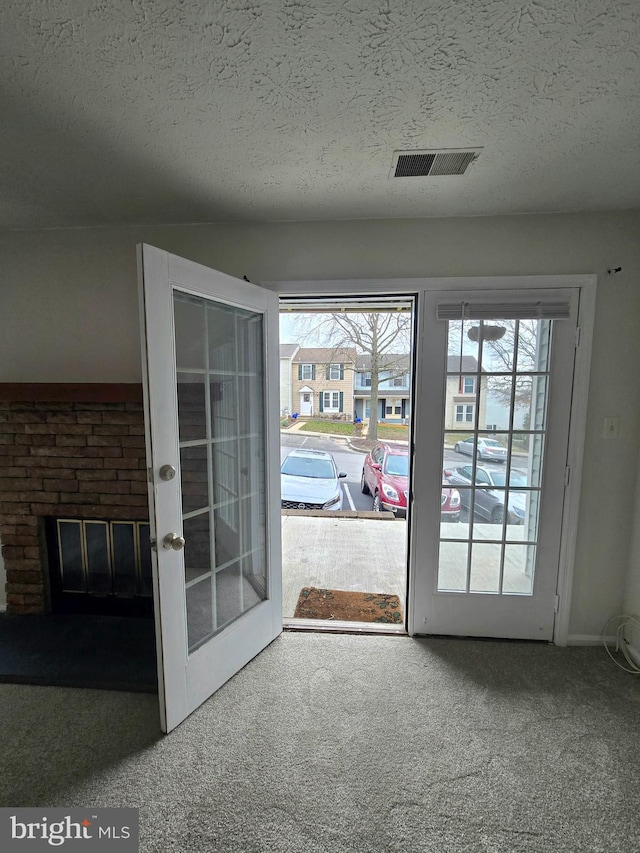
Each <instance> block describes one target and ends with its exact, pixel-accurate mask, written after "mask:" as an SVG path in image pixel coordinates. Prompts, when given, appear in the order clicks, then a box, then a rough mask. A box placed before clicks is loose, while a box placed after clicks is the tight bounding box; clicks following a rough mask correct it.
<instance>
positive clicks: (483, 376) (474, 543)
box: [438, 320, 553, 595]
mask: <svg viewBox="0 0 640 853" xmlns="http://www.w3.org/2000/svg"><path fill="white" fill-rule="evenodd" d="M520 322H521V321H520V320H515V321H514V324H515V325H514V346H513V353H512V358H511V368H510V369H508V370H505V371H495V370H494V371H485V370H484V368H483V356H484V345H482V344H480V345H479V346H478V357H477V360H476V363H477V366H476V371H475V375H474V376H463V375H462V353H461V354H460V364H459V368H460V370H459V371H458V372H453V371H446V373H445V375H446V377H450V376H457V377H458V379H459V387H460V389H463V388H465V387H466V382H467V380H468V379H471V380H473V383H474V397H475V404H474V406H473V409H474V412H473V428H472V434H473V436H475V438H476V443H477V439H478V437H479V436H480V435H482V434H483V433H485V432H486V430H482V429H480V426H479V414H480V395H481V387H482V382H483V381H486V380H487V379H488V378H490V377H494V376H497V377H510V378H511V389H510V399H509V423H508V427H507V429H504V430H498V431H497V432H498V433H499V434H503V435H506V436H507V437H508V441H507V458H506V461H505V463H504V464H505V470H506V472H507V476H506V479H505V488H504V489H499V490H497V491H500V492H501V493H504V506H505V507H506V508H507V509H508V507H509V494H510V492H512V491H513V489H512V488H511V487H510V484H509V481H510V472H511V467H512V456H513V454H512V450H513V437H514V436H529V441H530V444H531V443H532V441H533V439H534V438H535V437H540V438H541V439H542V438H543V437H544V436H545V435H546V405H547V393H546V392H547V391H548V377H549V352H550V338H551V330H552V322H553V321H549V320H547V321H538V326H537V340H536V353H535V357H536V360H537V361H538V366H539V363H543V364H545V365H546V367H547V369H546V370H525V369H518V367H519V362H520V347H521V344H522V341H521V335H520ZM451 325H452V321H448V322H447V337H448V341H449V343H450V341H451ZM484 325H485V321H482V322H481V323H480V326H484ZM464 331H465V322H464V321H462V322H461V323H460V338H461V341H463V340H464ZM541 332H542V334H541ZM481 340H482V338H481ZM465 372H466V373H467V372H468V371H465ZM520 377H523V378H525V377H526V378H527V379H529V378H531V379H532V390H531V415H532V417H533V418H534V423H535V424H537V423H538V418H537V412H538V409H539V408H541V409H542V414H541V418H540V423H541V424H542V425H543V428H541V429H516V428H515V427H514V416H515V410H516V406H515V397H516V390H517V382H516V380H517V379H518V378H520ZM536 377H541V378H543V381H542V382H540V383H538V385H539V386H541V390H542V399H541V400H540V399H538V390H539V389H538V388H537V386H536V381H535V380H536ZM534 398H535V406H534ZM463 408H465V407H463V406H456V422H458V417H457V414H458V410H460V409H463ZM465 415H466V412H465ZM447 434H450V435H455V431H453V432H452V431H450V430H446V429H445V439H446V436H447ZM538 445H539V446H538ZM541 447H542V441H538V442H533V450H532V451H531V462H530V468H531V474H530V476H531V475H532V474H533V472H534V470H536V465H537V466H538V468H539V469H541V466H542V450H541ZM536 455H537V456H538V458H537V459H536V458H535V457H536ZM476 468H477V459H476V454H474V455H473V458H472V470H473V476H472V481H471V483H472V484H471V487H470V489H469V492H470V495H471V502H470V508H469V522H468V523H469V533H468V536H467V537H466V538H464V539H461V538H455V537H447V536H442V535H441V536H440V543H441V546H442V544H443V543H448V544H451V543H455V544H458V545H466V546H467V558H466V579H465V584H464V589H455V590H453V589H446V588H445V587H444V586H442V585H441V582H440V567H439V570H438V591H439V592H456V593H465V594H480V593H484V594H499V595H505V594H518V593H517V592H515V591H513V590H509V589H507V590H505V580H504V574H505V556H506V549H507V548H510V549H511V548H514V547H516V548H523V549H524V548H526V549H527V554H526V565H527V569H528V570H529V572H530V577H531V588H530V590H529V591H528V592H527V593H525V594H528V595H531V594H533V568H534V565H533V564H534V562H535V556H534V554H535V548H536V545H537V529H538V521H539V506H540V502H539V496H540V494H541V486H540V487H533V486H529V487H527V488H526V489H524V490H523V491H524V492H525V493H528V494H529V495H530V500H529V501H528V502H527V507H528V508H530V507H532V506H534V503H533V500H532V498H533V496H534V495H535V496H536V503H535V506H534V509H535V513H534V518H532V517H531V512H528V513H527V518H526V519H525V520H526V523H527V524H526V526H527V533H528V534H530V535H526V536H523V539H522V540H512V539H509V538H508V536H507V526H508V517H507V515H508V514H507V512H505V513H504V518H503V521H502V525H501V535H500V537H499V538H486V537H485V536H483V535H481V534H479V535H478V536H475V535H474V533H475V531H474V527H476V526H477V524H478V523H481V522H476V513H475V504H476V494H477V488H476V485H475V483H476V473H475V472H476ZM538 475H539V471H538ZM480 488H481V487H480ZM518 491H520V489H519V490H518ZM531 534H532V535H531ZM482 545H495V546H499V547H500V561H499V575H498V583H497V584H496V586H497V589H495V590H480V589H474V588H473V586H472V570H473V556H474V547H475V548H476V549H478V550H479V548H478V546H482ZM441 550H442V549H441ZM520 594H522V593H520Z"/></svg>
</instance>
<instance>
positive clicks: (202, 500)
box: [180, 444, 209, 513]
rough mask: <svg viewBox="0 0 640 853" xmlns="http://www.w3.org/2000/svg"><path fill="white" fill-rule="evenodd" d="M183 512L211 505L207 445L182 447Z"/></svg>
mask: <svg viewBox="0 0 640 853" xmlns="http://www.w3.org/2000/svg"><path fill="white" fill-rule="evenodd" d="M180 476H181V478H182V512H183V513H187V512H193V511H194V510H197V509H203V508H204V507H207V506H208V505H209V484H208V480H209V478H208V475H207V445H206V444H201V445H198V446H196V447H182V448H181V449H180Z"/></svg>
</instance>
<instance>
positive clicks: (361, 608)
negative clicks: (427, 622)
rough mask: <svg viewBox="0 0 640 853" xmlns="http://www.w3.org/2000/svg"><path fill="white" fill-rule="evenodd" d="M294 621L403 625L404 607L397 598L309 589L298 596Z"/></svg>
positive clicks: (368, 593) (383, 595) (380, 594)
mask: <svg viewBox="0 0 640 853" xmlns="http://www.w3.org/2000/svg"><path fill="white" fill-rule="evenodd" d="M293 618H294V619H336V620H340V621H343V622H385V623H387V624H393V625H402V607H401V605H400V599H399V598H398V596H397V595H387V594H386V593H383V592H347V591H346V590H342V589H319V588H318V587H315V586H305V587H303V588H302V590H301V592H300V595H299V597H298V603H297V604H296V609H295V613H294V614H293Z"/></svg>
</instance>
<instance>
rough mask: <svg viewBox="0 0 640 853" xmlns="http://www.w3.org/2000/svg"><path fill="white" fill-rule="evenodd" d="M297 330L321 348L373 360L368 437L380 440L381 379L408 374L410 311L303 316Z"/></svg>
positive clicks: (295, 325)
mask: <svg viewBox="0 0 640 853" xmlns="http://www.w3.org/2000/svg"><path fill="white" fill-rule="evenodd" d="M294 327H295V329H296V333H297V335H298V336H299V338H300V339H302V340H309V339H311V340H313V341H314V342H315V343H317V344H318V345H320V346H324V347H327V348H333V349H334V350H337V349H342V348H344V347H355V348H356V351H357V353H358V355H367V356H369V359H370V370H369V371H367V372H370V373H371V403H370V411H371V415H370V419H369V430H368V433H367V435H368V437H369V438H370V439H373V440H375V439H377V437H378V418H377V411H378V399H379V392H378V386H379V383H380V377H381V375H382V374H384V378H385V380H386V379H392V378H394V376H403V375H404V374H405V373H406V372H407V353H408V352H409V346H410V340H411V315H410V313H409V312H407V311H388V312H387V311H367V312H365V313H351V312H347V311H344V312H342V311H341V312H337V313H318V314H300V315H298V317H297V318H296V321H295V324H294Z"/></svg>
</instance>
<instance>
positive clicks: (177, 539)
mask: <svg viewBox="0 0 640 853" xmlns="http://www.w3.org/2000/svg"><path fill="white" fill-rule="evenodd" d="M162 546H163V548H166V549H167V550H168V551H170V550H171V549H173V550H174V551H182V549H183V548H184V537H183V536H178V534H177V533H167V535H166V536H165V537H164V539H163V540H162Z"/></svg>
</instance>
